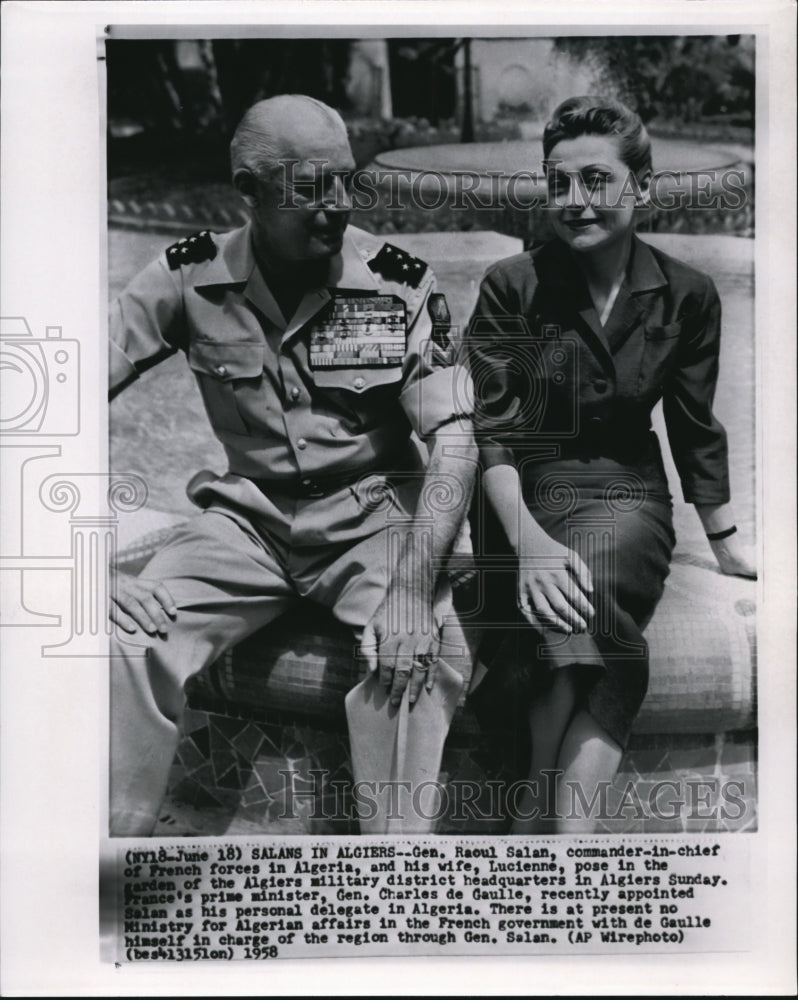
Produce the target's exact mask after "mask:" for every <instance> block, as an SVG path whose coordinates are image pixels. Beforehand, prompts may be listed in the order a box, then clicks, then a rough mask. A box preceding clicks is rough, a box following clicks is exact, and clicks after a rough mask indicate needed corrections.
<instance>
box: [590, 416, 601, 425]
mask: <svg viewBox="0 0 798 1000" xmlns="http://www.w3.org/2000/svg"><path fill="white" fill-rule="evenodd" d="M590 423H591V424H593V425H594V426H595V427H598V425H599V424H600V423H601V417H591V418H590Z"/></svg>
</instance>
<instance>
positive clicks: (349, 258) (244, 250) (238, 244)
mask: <svg viewBox="0 0 798 1000" xmlns="http://www.w3.org/2000/svg"><path fill="white" fill-rule="evenodd" d="M358 231H359V230H357V229H355V228H354V227H353V226H348V227H347V229H346V232H345V233H344V241H343V246H342V247H341V251H340V253H338V254H336V255H335V257H333V259H332V261H331V262H330V271H329V274H328V276H327V280H326V281H325V286H326V287H327V288H353V289H360V290H363V291H374V290H375V289H378V287H379V286H378V284H377V280H376V278H375V276H374V274H373V272H372V271H371V270H370V269H369V268H368V266H367V265H366V261H365V259H364V257H363V254H362V253H361V251H360V250H359V249H358V246H357V244H356V242H355V240H354V236H353V234H354V233H356V232H358ZM256 269H257V263H256V261H255V251H254V249H253V247H252V230H251V226H250V223H247V224H246V225H244V226H241V228H240V229H234V230H233V231H232V232H231V233H229V234H228V236H227V238H226V240H225V243H224V246H223V248H222V250H221V252H220V253H218V254H217V255H216V256H215V257H214V258H213V260H211V261H209V262H208V264H207V265H206V267H205V273H204V274H203V275H202V276H201V278H200V279H199V280H195V282H194V286H195V287H196V288H202V287H203V286H205V285H237V284H245V283H246V282H248V281H249V280H250V278H251V277H252V273H253V271H255V270H256Z"/></svg>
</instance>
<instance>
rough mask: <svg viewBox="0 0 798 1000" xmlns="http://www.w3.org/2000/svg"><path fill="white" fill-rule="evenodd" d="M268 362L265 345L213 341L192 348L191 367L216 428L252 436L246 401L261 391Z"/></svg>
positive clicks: (189, 360)
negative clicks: (259, 389)
mask: <svg viewBox="0 0 798 1000" xmlns="http://www.w3.org/2000/svg"><path fill="white" fill-rule="evenodd" d="M264 358H265V345H264V344H258V343H230V344H225V343H216V342H210V341H194V342H193V343H192V344H191V346H190V347H189V352H188V363H189V365H190V367H191V368H192V370H193V372H194V374H195V376H196V378H197V382H198V383H199V387H200V392H201V393H202V399H203V402H204V403H205V409H206V410H207V412H208V417H209V418H210V421H211V424H212V425H213V427H214V428H219V429H220V430H227V431H232V432H234V433H236V434H246V433H248V431H249V427H248V425H247V422H246V420H245V419H244V412H245V410H244V407H243V405H242V404H243V402H244V399H243V397H244V395H246V396H249V395H251V393H252V392H253V391H257V389H258V387H259V385H260V384H261V382H262V380H263V364H264Z"/></svg>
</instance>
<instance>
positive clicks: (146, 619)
mask: <svg viewBox="0 0 798 1000" xmlns="http://www.w3.org/2000/svg"><path fill="white" fill-rule="evenodd" d="M176 615H177V608H176V606H175V602H174V599H173V598H172V595H171V594H170V593H169V591H168V590H167V589H166V586H165V585H164V584H163V583H161V582H160V581H158V580H142V579H141V578H140V577H135V576H128V575H127V574H125V573H112V574H111V607H110V609H109V612H108V617H109V618H110V619H111V621H112V622H114V623H115V624H117V625H118V626H119V627H120V628H121V629H122V630H123V631H124V632H128V633H130V634H131V635H132V634H134V633H135V632H136V631H137V629H139V628H141V629H143V630H144V631H145V632H146V633H147V635H156V634H157V635H160V636H165V635H166V633H167V631H168V629H169V620H170V619H174V617H175V616H176ZM167 616H168V617H167Z"/></svg>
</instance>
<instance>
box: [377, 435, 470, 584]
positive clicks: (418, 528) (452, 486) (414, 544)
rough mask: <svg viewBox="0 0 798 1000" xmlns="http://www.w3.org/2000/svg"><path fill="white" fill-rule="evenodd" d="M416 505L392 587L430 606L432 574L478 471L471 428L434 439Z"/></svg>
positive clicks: (466, 505)
mask: <svg viewBox="0 0 798 1000" xmlns="http://www.w3.org/2000/svg"><path fill="white" fill-rule="evenodd" d="M429 452H430V456H429V461H428V463H427V469H426V473H425V476H424V480H423V482H422V484H421V490H420V491H419V498H418V504H417V507H416V511H415V514H414V516H413V520H412V522H411V524H410V527H409V530H408V535H407V538H406V541H405V544H404V546H403V547H402V551H401V554H400V557H399V563H398V565H397V567H396V573H395V576H394V580H393V581H392V586H394V587H396V586H398V587H401V588H407V589H408V590H410V591H412V594H413V596H415V597H416V599H418V600H420V601H423V602H424V603H425V604H429V603H431V601H432V598H433V595H434V591H435V584H436V581H437V575H438V573H439V572H440V570H441V569H442V567H443V565H444V563H445V560H446V557H447V556H448V555H449V554H450V552H451V550H452V546H453V544H454V541H455V539H456V537H457V534H458V532H459V531H460V529H461V527H462V525H463V522H464V520H465V518H466V516H467V514H468V509H469V506H470V503H471V495H472V493H473V489H474V480H475V478H476V468H477V446H476V444H475V442H474V438H473V433H472V430H471V426H470V424H469V425H468V427H467V428H466V429H464V430H463V432H462V436H461V437H460V438H458V439H454V438H453V437H452V436H450V435H445V436H440V435H439V436H436V437H434V438H433V439H432V441H431V442H430V444H429Z"/></svg>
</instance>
